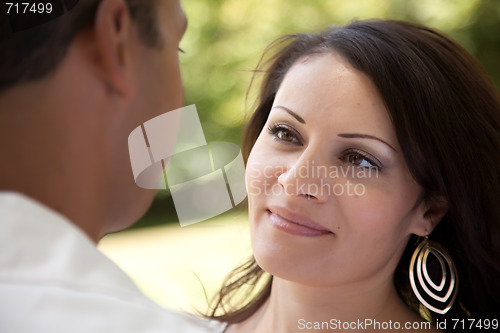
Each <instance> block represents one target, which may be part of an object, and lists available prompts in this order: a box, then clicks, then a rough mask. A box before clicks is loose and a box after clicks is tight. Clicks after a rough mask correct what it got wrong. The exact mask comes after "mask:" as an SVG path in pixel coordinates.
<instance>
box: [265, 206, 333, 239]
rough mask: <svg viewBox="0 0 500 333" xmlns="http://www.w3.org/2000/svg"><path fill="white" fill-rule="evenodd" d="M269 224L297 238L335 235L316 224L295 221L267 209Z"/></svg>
mask: <svg viewBox="0 0 500 333" xmlns="http://www.w3.org/2000/svg"><path fill="white" fill-rule="evenodd" d="M267 217H268V221H269V223H270V224H271V225H272V226H273V227H275V228H276V229H278V230H280V231H283V232H285V233H288V234H292V235H297V236H307V237H316V236H324V235H329V234H333V233H332V232H331V231H330V230H327V229H325V228H324V227H322V226H320V225H319V224H317V223H315V222H312V221H311V222H309V221H294V220H291V219H289V218H285V217H283V216H281V215H279V214H278V213H276V212H273V211H271V210H269V209H267Z"/></svg>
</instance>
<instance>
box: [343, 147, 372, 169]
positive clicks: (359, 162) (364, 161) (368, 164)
mask: <svg viewBox="0 0 500 333" xmlns="http://www.w3.org/2000/svg"><path fill="white" fill-rule="evenodd" d="M343 159H344V160H345V162H347V163H350V164H353V165H356V166H360V167H363V168H376V169H379V168H380V167H381V165H380V163H376V162H374V159H375V158H373V159H372V158H370V157H368V156H367V154H364V153H361V152H357V151H352V152H348V153H347V154H346V155H345V156H344V158H343Z"/></svg>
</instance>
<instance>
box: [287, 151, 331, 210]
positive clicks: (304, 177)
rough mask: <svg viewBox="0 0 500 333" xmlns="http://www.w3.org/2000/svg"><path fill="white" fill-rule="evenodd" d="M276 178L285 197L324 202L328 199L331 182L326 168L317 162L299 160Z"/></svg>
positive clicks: (302, 158)
mask: <svg viewBox="0 0 500 333" xmlns="http://www.w3.org/2000/svg"><path fill="white" fill-rule="evenodd" d="M283 171H284V172H283V173H281V174H280V175H279V176H278V180H277V182H278V184H279V185H280V186H281V188H282V190H283V191H284V193H285V194H286V195H287V196H294V197H302V198H306V199H308V200H316V201H319V202H324V201H326V200H327V199H328V197H329V194H330V192H331V191H330V189H331V184H330V183H331V180H330V179H329V177H328V166H327V165H326V164H325V163H320V162H319V161H317V160H313V159H310V158H307V157H306V156H304V157H301V158H299V159H298V160H297V161H295V163H293V164H291V165H289V167H287V168H286V169H285V170H283Z"/></svg>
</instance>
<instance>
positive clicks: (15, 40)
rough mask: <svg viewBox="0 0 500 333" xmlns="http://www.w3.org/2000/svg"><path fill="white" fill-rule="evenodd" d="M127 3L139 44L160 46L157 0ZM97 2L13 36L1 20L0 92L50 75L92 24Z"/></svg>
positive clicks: (86, 1)
mask: <svg viewBox="0 0 500 333" xmlns="http://www.w3.org/2000/svg"><path fill="white" fill-rule="evenodd" d="M126 1H127V3H128V6H129V10H130V15H131V16H132V19H133V20H134V21H135V22H136V23H137V26H138V29H139V32H140V34H141V39H142V41H143V42H144V43H145V45H147V46H150V47H160V46H161V45H160V44H161V43H160V41H161V39H160V38H159V37H160V36H159V31H158V29H157V26H156V24H157V20H156V2H157V0H126ZM100 2H101V0H79V1H78V3H77V4H76V6H75V7H74V8H72V9H71V10H69V11H68V12H67V13H66V14H63V15H61V16H60V17H57V18H55V19H53V20H51V21H49V22H46V23H44V24H41V25H36V26H33V27H32V28H29V29H25V30H21V31H17V32H15V33H12V27H10V25H9V24H7V19H6V18H4V17H1V19H2V23H1V24H0V37H2V36H7V35H8V37H3V38H0V93H1V92H2V91H4V90H6V89H8V88H10V87H12V86H14V85H16V84H19V83H23V82H27V81H31V80H36V79H40V78H43V77H45V76H46V75H48V74H50V73H51V72H53V71H54V70H55V69H56V68H57V66H58V65H59V63H60V62H61V61H62V59H63V58H64V56H65V54H66V51H67V49H68V46H69V44H70V43H71V41H72V40H73V39H74V38H75V36H76V35H77V34H78V32H80V31H81V30H82V29H83V28H85V27H86V26H88V25H89V24H91V23H92V22H93V21H94V16H95V11H96V9H97V7H98V5H99V3H100ZM1 10H3V8H1ZM27 23H29V22H27ZM34 23H36V22H34Z"/></svg>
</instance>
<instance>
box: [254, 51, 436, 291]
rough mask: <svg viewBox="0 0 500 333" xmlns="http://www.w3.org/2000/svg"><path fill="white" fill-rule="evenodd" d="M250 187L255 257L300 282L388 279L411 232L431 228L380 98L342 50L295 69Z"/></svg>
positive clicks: (258, 150) (263, 138) (260, 145)
mask: <svg viewBox="0 0 500 333" xmlns="http://www.w3.org/2000/svg"><path fill="white" fill-rule="evenodd" d="M246 185H247V189H248V198H249V215H250V224H251V236H252V246H253V250H254V254H255V258H256V260H257V262H258V263H259V265H260V266H261V267H262V268H263V269H264V270H266V271H268V272H270V273H271V274H273V275H275V276H278V277H281V278H283V279H287V280H291V281H295V282H301V283H305V284H309V285H314V286H338V285H340V284H342V283H346V282H356V281H363V280H365V279H367V278H371V277H375V276H383V277H386V278H389V277H390V276H392V274H393V273H394V270H395V267H396V265H397V263H398V261H399V259H400V257H401V255H402V252H403V250H404V248H405V246H406V243H407V242H408V239H409V235H410V234H411V233H415V234H420V235H425V233H426V231H427V230H429V231H430V229H431V228H430V226H429V224H428V221H427V219H426V218H425V217H424V216H425V215H426V214H425V211H424V205H423V204H421V203H419V200H418V198H419V195H420V192H421V189H420V186H419V185H418V184H417V183H416V182H415V181H414V179H413V178H412V176H411V174H410V172H409V170H408V168H407V166H406V164H405V161H404V158H403V155H402V153H401V148H400V147H399V145H398V141H397V138H396V135H395V132H394V128H393V126H392V123H391V121H390V118H389V115H388V112H387V110H386V108H385V106H384V102H383V100H382V98H381V96H380V95H379V93H378V92H377V90H376V88H375V86H374V85H373V83H372V81H371V80H370V79H369V78H368V77H367V76H366V75H364V74H363V73H361V72H359V71H357V70H355V69H354V68H353V67H351V66H350V65H349V64H348V63H347V61H345V60H344V59H343V58H342V57H340V56H339V55H337V54H322V55H314V56H310V57H307V58H302V59H300V60H299V61H298V62H297V63H296V64H294V65H293V66H292V68H291V69H290V70H289V71H288V73H287V74H286V76H285V78H284V80H283V82H282V84H281V86H280V88H279V91H278V92H277V95H276V99H275V101H274V104H273V107H272V109H271V111H270V114H269V118H268V119H267V123H266V124H265V126H264V128H263V129H262V132H261V133H260V136H259V137H258V139H257V141H256V143H255V145H254V147H253V149H252V152H251V154H250V156H249V158H248V163H247V171H246Z"/></svg>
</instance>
